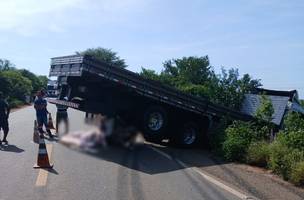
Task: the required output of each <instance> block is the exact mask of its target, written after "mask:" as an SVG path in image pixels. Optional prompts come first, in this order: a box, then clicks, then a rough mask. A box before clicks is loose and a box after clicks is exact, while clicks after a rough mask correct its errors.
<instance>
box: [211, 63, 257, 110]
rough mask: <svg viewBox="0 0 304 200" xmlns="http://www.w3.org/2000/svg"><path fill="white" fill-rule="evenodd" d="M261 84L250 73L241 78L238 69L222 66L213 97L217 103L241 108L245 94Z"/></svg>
mask: <svg viewBox="0 0 304 200" xmlns="http://www.w3.org/2000/svg"><path fill="white" fill-rule="evenodd" d="M260 86H261V83H260V81H259V80H256V79H252V78H251V77H250V76H249V75H248V74H245V75H243V77H242V78H239V72H238V69H233V68H231V69H229V70H228V71H227V70H225V69H224V68H222V71H221V74H219V75H218V84H217V86H216V87H214V88H213V90H212V91H214V93H215V94H214V97H213V98H212V99H213V101H215V102H216V103H219V104H222V105H224V106H227V107H231V108H234V109H237V110H239V109H240V108H241V106H242V103H243V100H244V97H245V94H246V93H249V92H250V91H253V90H254V88H257V87H260Z"/></svg>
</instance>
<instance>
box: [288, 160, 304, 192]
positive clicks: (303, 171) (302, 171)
mask: <svg viewBox="0 0 304 200" xmlns="http://www.w3.org/2000/svg"><path fill="white" fill-rule="evenodd" d="M290 181H291V182H293V183H294V184H295V185H298V186H299V185H304V161H301V162H298V163H297V164H295V166H294V168H292V170H291V175H290Z"/></svg>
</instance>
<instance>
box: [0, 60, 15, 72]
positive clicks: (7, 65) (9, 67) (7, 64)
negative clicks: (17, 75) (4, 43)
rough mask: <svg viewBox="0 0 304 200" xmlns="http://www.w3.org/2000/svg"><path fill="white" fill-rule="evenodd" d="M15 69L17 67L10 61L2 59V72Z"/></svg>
mask: <svg viewBox="0 0 304 200" xmlns="http://www.w3.org/2000/svg"><path fill="white" fill-rule="evenodd" d="M13 69H15V65H14V64H13V63H11V62H10V61H9V60H6V59H0V71H6V70H13Z"/></svg>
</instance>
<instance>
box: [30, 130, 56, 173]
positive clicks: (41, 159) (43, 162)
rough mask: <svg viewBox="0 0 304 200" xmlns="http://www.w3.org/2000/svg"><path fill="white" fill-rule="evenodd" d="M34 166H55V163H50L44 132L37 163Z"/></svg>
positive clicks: (40, 139) (41, 136) (41, 137)
mask: <svg viewBox="0 0 304 200" xmlns="http://www.w3.org/2000/svg"><path fill="white" fill-rule="evenodd" d="M34 168H53V164H50V161H49V156H48V153H47V150H46V145H45V142H44V136H43V134H40V138H39V152H38V159H37V164H35V165H34Z"/></svg>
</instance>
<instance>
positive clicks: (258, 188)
mask: <svg viewBox="0 0 304 200" xmlns="http://www.w3.org/2000/svg"><path fill="white" fill-rule="evenodd" d="M157 148H158V150H161V151H163V152H166V153H167V154H169V155H170V156H172V157H175V158H178V159H180V160H181V161H183V162H184V163H186V164H187V165H188V166H190V167H196V168H198V169H199V170H201V171H202V172H205V173H208V174H210V175H212V176H213V177H215V178H218V179H219V180H222V181H224V182H226V183H228V184H229V185H231V186H233V187H234V188H239V189H240V190H242V191H244V192H246V193H248V194H250V195H252V196H255V197H257V198H259V199H276V200H281V199H282V200H285V199H293V200H297V199H299V200H300V199H304V189H302V188H298V187H295V186H294V185H292V184H290V183H288V182H286V181H283V180H282V179H281V178H280V177H278V176H276V175H273V174H272V173H270V172H269V171H267V170H263V169H261V168H258V167H252V166H249V165H245V164H238V163H226V162H223V161H221V160H220V159H218V158H216V157H214V156H213V155H212V154H210V153H209V152H207V151H203V150H192V149H174V148H168V147H163V146H157Z"/></svg>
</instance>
